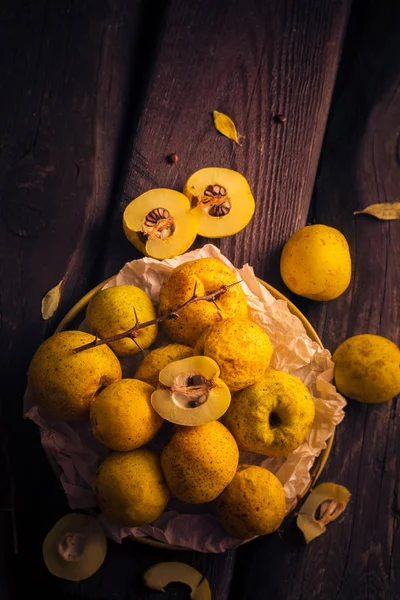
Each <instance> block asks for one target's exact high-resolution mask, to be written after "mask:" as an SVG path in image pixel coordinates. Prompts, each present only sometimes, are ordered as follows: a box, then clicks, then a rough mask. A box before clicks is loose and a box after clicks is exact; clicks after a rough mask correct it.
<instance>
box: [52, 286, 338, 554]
mask: <svg viewBox="0 0 400 600" xmlns="http://www.w3.org/2000/svg"><path fill="white" fill-rule="evenodd" d="M115 277H116V275H113V276H111V277H108V278H107V279H105V280H104V281H102V282H101V283H99V284H98V285H96V286H95V287H94V288H92V289H91V290H89V291H88V292H87V294H85V295H84V296H82V298H80V300H78V302H77V303H76V304H74V306H73V307H72V308H71V309H70V310H69V311H68V312H67V314H66V315H65V316H64V318H63V319H62V320H61V322H60V323H59V325H58V327H57V329H56V330H55V333H59V332H60V331H64V330H65V329H68V327H69V326H70V324H71V323H72V322H73V321H74V320H75V319H76V318H77V316H78V315H79V314H80V313H81V312H82V311H83V310H84V309H85V308H86V306H87V305H88V304H89V302H90V300H91V299H92V298H93V296H94V295H95V294H96V293H97V292H99V291H100V290H101V289H103V287H104V286H105V285H106V284H107V283H108V282H109V281H111V280H112V279H114V278H115ZM257 281H258V282H259V283H260V284H261V285H263V286H264V287H265V288H266V289H267V290H268V291H269V292H270V294H271V295H272V296H273V297H274V298H275V299H276V300H283V301H284V302H286V304H287V306H288V308H289V310H290V312H291V313H292V314H294V315H295V316H296V317H298V319H300V321H301V322H302V323H303V325H304V328H305V330H306V332H307V334H308V335H309V337H310V338H311V339H312V340H313V341H314V342H317V344H318V345H319V346H320V347H321V348H324V346H323V344H322V341H321V340H320V338H319V336H318V334H317V332H316V331H315V329H314V328H313V326H312V325H311V323H310V322H309V321H308V319H307V318H306V317H305V316H304V315H303V313H302V312H301V311H300V309H298V308H297V306H296V305H295V304H293V302H291V301H290V300H289V299H288V298H286V296H285V295H284V294H282V293H281V292H280V291H279V290H277V289H276V288H274V287H273V286H272V285H270V284H269V283H267V282H266V281H263V280H262V279H260V278H259V277H257ZM334 436H335V431H334V432H333V433H332V435H331V436H330V437H329V438H328V439H327V440H326V447H325V448H324V449H323V450H321V452H320V454H319V456H317V457H316V459H315V461H314V464H313V465H312V467H311V469H310V483H309V484H308V486H307V487H306V489H305V490H304V492H303V493H302V494H301V496H300V498H299V500H298V502H297V504H296V505H295V506H293V508H291V509H290V511H289V512H288V513H287V514H286V516H285V519H286V518H287V517H288V516H289V515H291V514H292V513H293V512H294V511H295V510H296V508H297V506H298V504H299V503H300V502H302V500H303V499H304V497H305V496H306V495H307V494H308V492H309V490H310V488H311V487H312V486H313V485H314V484H315V483H316V481H317V480H318V478H319V477H320V475H321V473H322V471H323V470H324V468H325V465H326V463H327V461H328V458H329V455H330V453H331V450H332V445H333V440H334ZM129 537H131V539H133V540H134V541H135V542H139V543H141V544H145V545H148V546H153V547H155V548H165V549H168V550H181V551H186V552H190V551H191V550H190V548H185V547H183V546H176V545H173V544H167V543H166V542H162V541H160V540H156V539H154V538H152V537H150V536H143V537H137V536H135V535H133V534H131V535H130V536H129ZM249 541H250V540H249ZM244 543H246V542H244Z"/></svg>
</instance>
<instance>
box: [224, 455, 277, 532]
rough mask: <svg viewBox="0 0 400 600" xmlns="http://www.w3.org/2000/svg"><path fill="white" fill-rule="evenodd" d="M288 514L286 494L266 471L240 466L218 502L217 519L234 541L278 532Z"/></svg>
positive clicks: (274, 477)
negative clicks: (234, 538)
mask: <svg viewBox="0 0 400 600" xmlns="http://www.w3.org/2000/svg"><path fill="white" fill-rule="evenodd" d="M285 512H286V501H285V492H284V490H283V487H282V484H281V482H280V481H279V479H278V478H277V477H276V476H275V475H274V474H273V473H271V472H270V471H267V469H264V468H262V467H256V466H251V465H240V466H239V468H238V470H237V473H236V475H235V477H234V478H233V479H232V481H231V482H230V484H229V485H228V486H227V487H226V488H225V490H224V491H223V492H222V494H221V495H220V496H219V498H218V500H217V516H218V519H219V521H220V523H221V525H222V527H223V528H224V529H225V530H226V531H227V532H228V533H229V534H230V535H232V536H233V537H236V538H240V539H248V538H251V537H254V536H256V535H266V534H269V533H273V532H274V531H276V530H277V529H279V527H280V525H281V523H282V521H283V519H284V516H285Z"/></svg>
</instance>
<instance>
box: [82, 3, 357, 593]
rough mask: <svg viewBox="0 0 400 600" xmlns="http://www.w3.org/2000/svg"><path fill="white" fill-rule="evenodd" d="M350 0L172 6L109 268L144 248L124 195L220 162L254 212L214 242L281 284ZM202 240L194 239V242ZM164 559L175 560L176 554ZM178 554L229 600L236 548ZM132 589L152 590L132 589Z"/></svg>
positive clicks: (177, 185)
mask: <svg viewBox="0 0 400 600" xmlns="http://www.w3.org/2000/svg"><path fill="white" fill-rule="evenodd" d="M349 5H350V1H346V2H331V1H325V2H319V3H316V2H312V1H307V2H302V3H300V4H299V3H297V2H293V1H289V0H288V1H286V2H277V1H274V0H269V1H268V2H265V1H264V2H262V1H261V0H246V1H245V0H236V1H229V2H228V1H224V2H219V3H216V2H212V1H211V0H206V1H203V2H185V3H183V2H178V1H172V2H171V3H170V6H169V8H168V11H167V13H166V21H165V26H164V30H163V33H162V41H161V44H160V47H159V52H158V54H157V59H156V62H155V65H154V69H153V72H152V78H151V83H150V87H149V91H148V95H147V98H146V102H145V105H144V107H143V111H142V113H141V115H140V118H139V123H138V127H137V133H136V136H135V139H134V142H133V147H132V152H131V156H130V163H129V168H128V172H127V177H126V181H125V186H124V189H123V193H122V198H121V202H120V206H119V209H118V211H117V214H116V215H115V219H114V224H113V227H112V231H111V234H110V240H109V246H108V248H107V252H106V257H105V258H106V260H105V262H104V271H103V276H104V277H105V276H106V275H111V274H112V273H114V272H116V271H117V270H119V269H120V268H121V266H122V265H123V263H124V262H125V261H126V260H131V259H133V258H136V257H139V254H138V253H137V252H136V251H135V250H134V248H133V247H132V246H131V245H130V244H129V243H128V242H127V241H126V240H125V238H124V235H123V232H122V228H121V215H122V211H123V209H124V207H125V206H126V204H127V202H129V201H130V200H131V199H132V198H133V197H135V196H137V195H139V194H140V193H142V192H144V191H145V190H148V189H150V188H152V187H157V186H162V187H172V188H174V189H182V187H183V184H184V182H185V180H186V179H187V177H188V176H189V175H190V174H191V173H193V172H194V171H195V170H196V169H199V168H201V167H204V166H212V165H219V166H225V167H231V168H234V169H237V170H239V171H241V172H243V173H244V175H246V176H247V177H248V179H249V181H250V184H251V186H252V188H253V190H254V193H255V196H256V200H257V212H256V216H255V218H254V219H253V221H252V223H251V224H250V226H249V227H247V228H246V230H245V231H243V232H242V233H240V234H239V235H237V236H234V237H232V238H229V239H225V240H222V241H221V242H218V241H216V244H217V245H219V246H220V247H221V249H222V251H223V252H224V253H225V254H226V255H227V256H228V257H229V258H230V259H231V260H232V261H233V262H234V263H236V264H237V265H241V264H243V263H244V262H247V261H248V262H249V263H250V264H252V265H253V266H254V268H255V271H256V273H257V275H259V276H261V277H264V278H266V279H267V280H268V281H270V282H272V283H277V282H278V281H279V279H278V261H277V256H278V250H279V249H280V247H281V245H282V243H283V241H284V240H285V239H286V238H287V237H288V235H289V234H290V233H291V232H292V231H294V230H295V229H296V228H297V227H298V226H299V224H300V223H303V222H304V221H305V219H306V216H307V213H308V209H309V203H310V197H311V191H312V187H313V184H314V176H315V172H316V167H317V163H318V158H319V152H320V147H321V143H322V137H323V133H324V128H325V121H326V118H327V113H328V108H329V104H330V99H331V93H332V88H333V84H334V79H335V74H336V68H337V64H338V59H339V55H340V50H341V45H342V38H343V35H344V30H345V25H346V20H347V15H348V10H349ZM213 109H219V110H222V111H224V112H226V113H228V114H230V115H231V116H232V118H233V119H234V120H235V122H236V124H237V126H238V129H239V132H240V133H241V134H243V135H244V136H245V140H244V142H243V145H242V146H240V147H237V146H235V145H233V144H232V142H231V141H229V140H227V139H225V138H223V137H222V136H219V135H218V134H217V133H216V132H215V130H214V128H213V125H212V120H211V114H210V113H211V112H212V110H213ZM276 113H284V114H285V115H287V121H286V123H285V124H284V125H282V124H278V123H276V122H275V121H274V119H273V117H274V115H275V114H276ZM171 152H176V153H177V154H178V155H179V162H178V163H177V164H176V165H173V166H171V165H169V164H168V162H167V161H166V156H167V155H168V154H170V153H171ZM205 241H206V240H204V239H198V244H202V243H204V242H205ZM257 547H258V546H255V547H254V548H257ZM249 548H250V547H249ZM254 548H253V546H252V547H251V556H252V560H254V562H255V563H256V564H257V565H259V566H260V565H261V568H260V574H262V575H263V576H264V579H265V580H266V579H267V575H266V573H265V568H266V565H267V561H265V560H264V561H262V560H260V561H259V562H258V558H257V555H256V554H254V552H253V550H254ZM244 551H245V552H246V551H247V549H246V550H244ZM143 556H144V557H145V560H144V561H143V562H142V563H141V568H143V566H145V565H146V561H154V553H151V554H148V553H147V552H146V551H145V550H144V551H143ZM163 556H164V557H165V558H164V559H169V560H181V559H182V555H181V554H180V553H174V552H169V553H165V554H164V555H163ZM185 560H188V561H189V562H191V563H195V564H196V563H197V562H198V561H199V560H201V564H202V566H203V569H204V573H205V575H206V576H207V577H208V578H209V579H210V581H211V583H212V586H213V592H214V594H215V597H216V598H218V599H219V600H224V599H225V598H227V596H228V590H229V587H230V580H231V576H232V568H233V565H234V560H233V557H232V553H229V554H228V555H226V556H225V557H221V556H212V555H210V556H208V557H203V558H201V559H199V557H197V556H196V555H194V554H189V555H187V558H186V559H185ZM148 564H149V563H148ZM135 568H136V567H135V566H134V565H133V566H132V569H135ZM240 575H242V573H240ZM84 589H86V588H85V586H84V584H82V590H84ZM87 589H88V588H87ZM264 592H265V588H264ZM99 593H102V592H101V590H100V591H99ZM134 593H137V594H138V596H137V597H140V598H150V597H153V596H152V595H151V594H149V593H147V594H146V592H144V591H142V590H140V589H136V588H135V589H134Z"/></svg>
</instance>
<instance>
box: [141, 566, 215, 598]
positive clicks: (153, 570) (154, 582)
mask: <svg viewBox="0 0 400 600" xmlns="http://www.w3.org/2000/svg"><path fill="white" fill-rule="evenodd" d="M143 579H144V582H145V584H146V585H147V587H149V588H150V589H152V590H157V591H158V592H165V588H166V587H167V585H169V584H170V583H184V584H185V585H187V586H189V587H190V598H191V600H211V590H210V585H209V583H208V581H207V579H206V578H205V577H204V576H203V575H202V574H201V573H199V572H198V571H196V569H194V568H193V567H191V566H190V565H186V564H185V563H181V562H172V561H171V562H162V563H158V564H156V565H153V566H152V567H150V568H149V569H147V571H146V572H145V574H144V576H143Z"/></svg>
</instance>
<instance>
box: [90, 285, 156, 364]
mask: <svg viewBox="0 0 400 600" xmlns="http://www.w3.org/2000/svg"><path fill="white" fill-rule="evenodd" d="M136 318H137V320H138V322H139V323H142V322H144V321H151V320H153V319H155V318H156V312H155V309H154V306H153V303H152V302H151V300H150V298H149V297H148V296H147V294H146V293H145V292H144V291H143V290H141V289H140V288H138V287H136V286H134V285H116V286H113V287H110V288H106V289H105V290H100V292H97V294H95V295H94V296H93V298H92V299H91V301H90V302H89V305H88V307H87V310H86V322H87V324H88V327H89V329H90V330H91V331H92V332H93V333H94V334H96V335H98V336H99V337H100V338H108V337H111V336H113V335H116V334H118V333H123V332H124V331H127V330H128V329H130V328H131V327H133V326H134V325H135V324H136ZM157 330H158V328H157V325H150V326H149V327H145V328H143V329H140V330H139V331H138V332H137V337H136V338H135V339H136V341H137V343H135V342H134V341H133V340H132V339H130V338H123V339H121V340H116V341H114V342H109V346H110V347H111V348H112V349H113V350H114V352H115V354H116V355H117V356H130V355H133V354H137V353H138V352H140V351H141V349H146V348H148V347H149V346H151V344H152V343H153V342H154V340H155V339H156V337H157Z"/></svg>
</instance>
